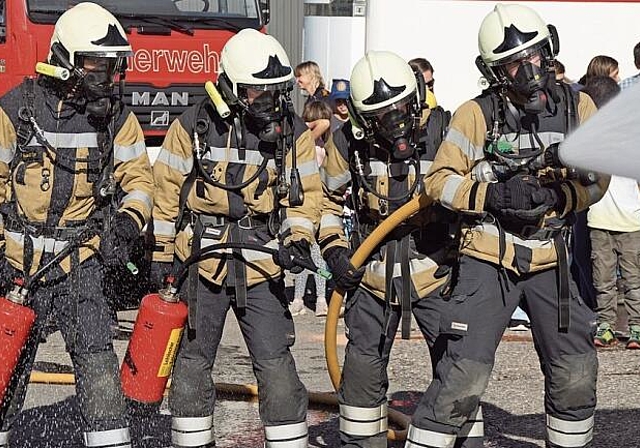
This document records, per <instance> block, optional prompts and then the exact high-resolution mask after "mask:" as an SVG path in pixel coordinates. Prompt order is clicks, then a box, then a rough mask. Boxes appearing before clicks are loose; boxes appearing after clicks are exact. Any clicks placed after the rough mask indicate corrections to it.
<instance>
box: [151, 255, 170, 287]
mask: <svg viewBox="0 0 640 448" xmlns="http://www.w3.org/2000/svg"><path fill="white" fill-rule="evenodd" d="M172 271H173V263H168V262H166V261H154V262H152V263H151V267H150V268H149V292H158V291H159V290H160V289H162V288H164V281H165V278H166V277H167V276H168V275H169V274H171V272H172Z"/></svg>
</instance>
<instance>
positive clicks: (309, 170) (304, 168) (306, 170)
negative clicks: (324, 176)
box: [286, 159, 320, 178]
mask: <svg viewBox="0 0 640 448" xmlns="http://www.w3.org/2000/svg"><path fill="white" fill-rule="evenodd" d="M297 168H298V174H300V177H307V176H310V175H311V174H318V175H320V169H319V168H318V162H317V161H316V159H313V160H310V161H308V162H304V163H299V164H298V166H297ZM286 176H287V178H290V177H291V168H287V169H286Z"/></svg>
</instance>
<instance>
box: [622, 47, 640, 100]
mask: <svg viewBox="0 0 640 448" xmlns="http://www.w3.org/2000/svg"><path fill="white" fill-rule="evenodd" d="M633 62H634V64H635V65H636V68H637V69H638V70H640V42H638V43H637V44H636V46H635V47H633ZM637 82H640V72H638V73H636V74H635V75H633V76H630V77H629V78H625V79H623V80H622V81H620V88H621V89H622V90H625V89H628V88H629V87H631V86H632V85H634V84H636V83H637Z"/></svg>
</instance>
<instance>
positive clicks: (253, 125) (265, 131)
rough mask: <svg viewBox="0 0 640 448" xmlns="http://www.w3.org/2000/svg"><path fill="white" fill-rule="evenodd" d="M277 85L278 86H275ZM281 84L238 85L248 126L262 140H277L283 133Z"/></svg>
mask: <svg viewBox="0 0 640 448" xmlns="http://www.w3.org/2000/svg"><path fill="white" fill-rule="evenodd" d="M274 87H276V88H274ZM277 87H279V86H274V85H267V86H251V87H244V86H238V98H239V99H240V102H241V104H242V105H243V108H244V110H245V118H246V123H247V127H248V128H249V129H251V130H252V131H253V132H255V133H256V134H257V135H258V138H259V139H260V140H263V141H266V142H271V143H273V142H276V141H277V140H278V138H280V136H281V135H282V127H281V125H280V122H281V120H282V118H283V113H284V111H283V104H282V103H283V98H282V93H281V91H280V90H279V89H278V88H277Z"/></svg>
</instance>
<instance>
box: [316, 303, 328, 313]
mask: <svg viewBox="0 0 640 448" xmlns="http://www.w3.org/2000/svg"><path fill="white" fill-rule="evenodd" d="M328 312H329V307H328V306H327V302H324V301H320V300H318V301H317V302H316V317H326V315H327V313H328Z"/></svg>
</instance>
